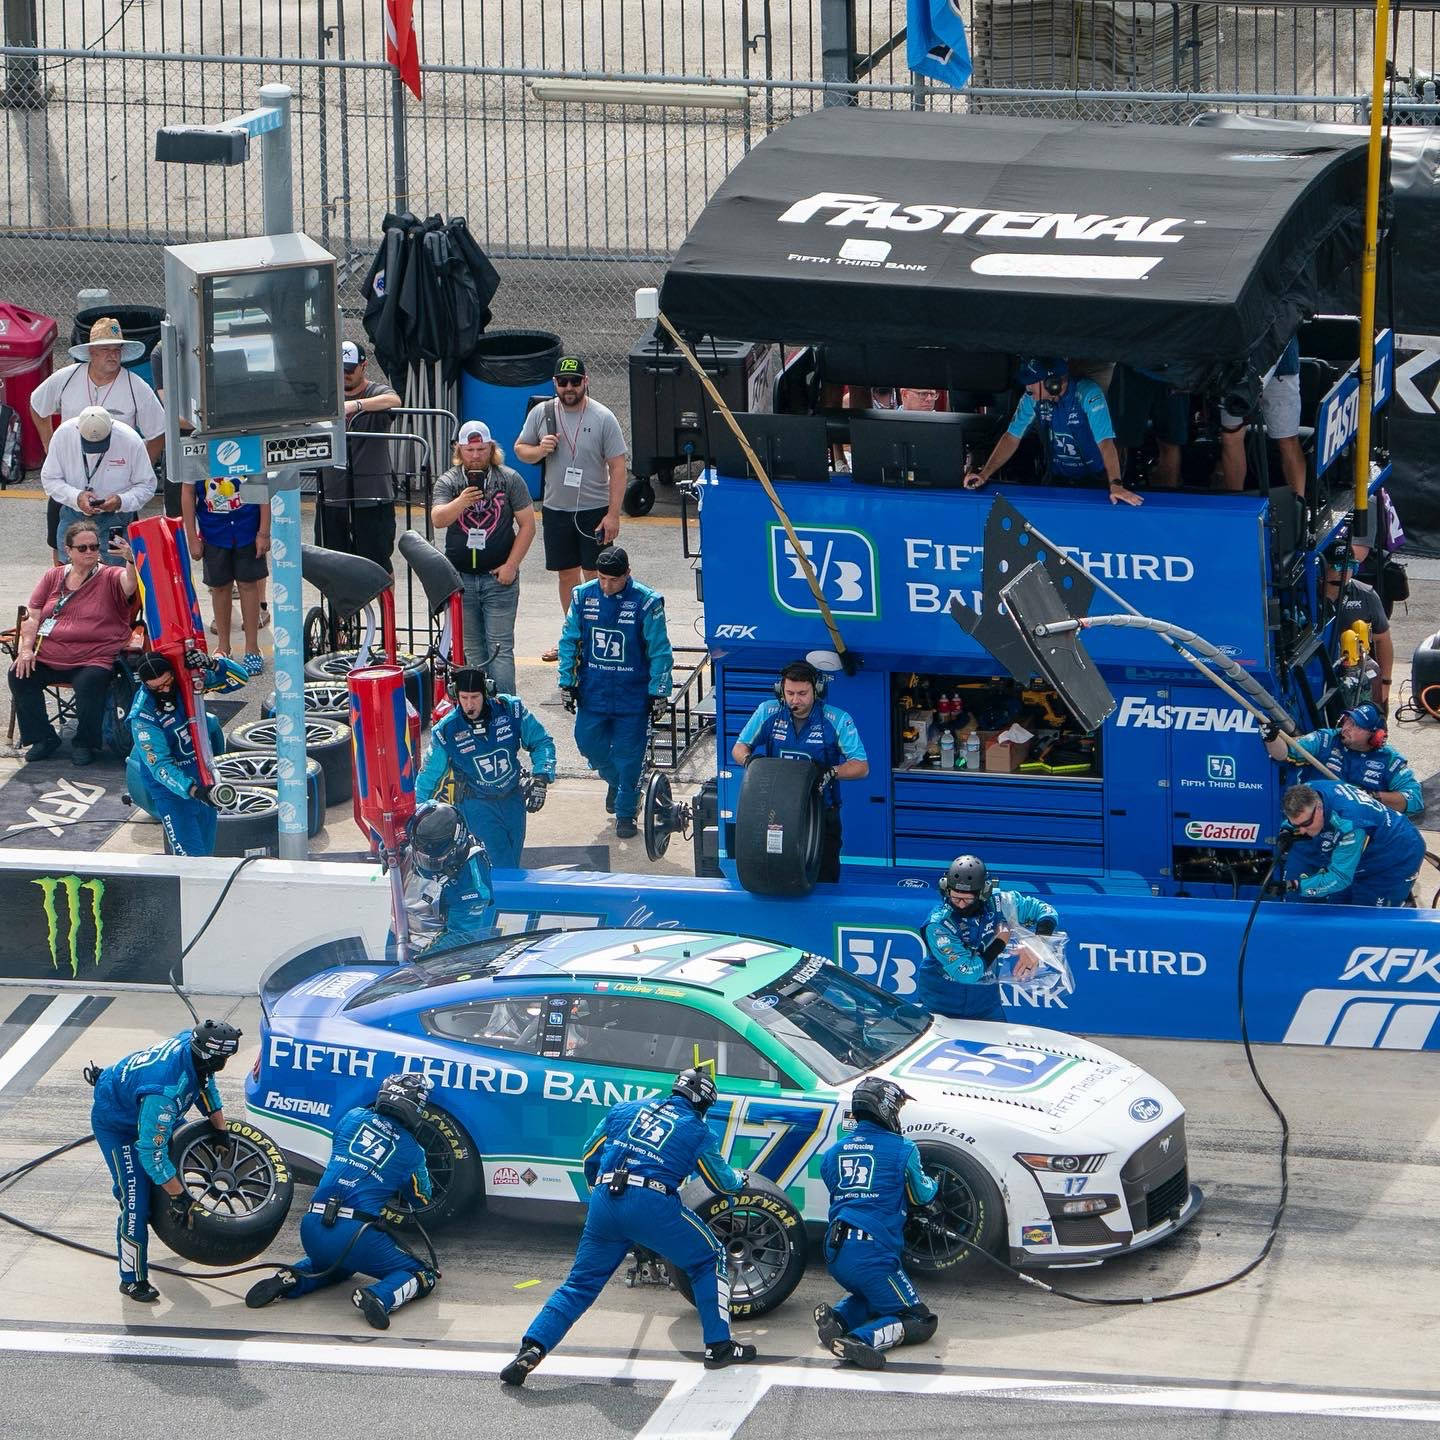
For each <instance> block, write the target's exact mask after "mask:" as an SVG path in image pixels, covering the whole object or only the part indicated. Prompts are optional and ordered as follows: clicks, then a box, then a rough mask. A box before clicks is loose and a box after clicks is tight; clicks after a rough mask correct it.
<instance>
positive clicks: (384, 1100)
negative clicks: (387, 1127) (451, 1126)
mask: <svg viewBox="0 0 1440 1440" xmlns="http://www.w3.org/2000/svg"><path fill="white" fill-rule="evenodd" d="M429 1098H430V1077H429V1076H428V1075H420V1074H418V1073H414V1072H412V1073H410V1074H408V1075H387V1076H386V1077H385V1078H384V1079H383V1080H382V1081H381V1082H380V1093H379V1094H378V1095H377V1096H376V1097H375V1105H374V1109H375V1110H376V1111H378V1112H379V1113H380V1114H381V1115H390V1116H392V1117H393V1118H394V1119H396V1120H398V1121H399V1122H400V1123H401V1124H402V1125H403V1126H404V1127H405V1128H406V1129H407V1130H414V1129H415V1127H416V1126H417V1125H418V1124H419V1123H420V1118H421V1116H422V1115H423V1114H424V1113H425V1102H426V1101H427V1100H428V1099H429Z"/></svg>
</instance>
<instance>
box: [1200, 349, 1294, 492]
mask: <svg viewBox="0 0 1440 1440" xmlns="http://www.w3.org/2000/svg"><path fill="white" fill-rule="evenodd" d="M1232 403H1233V402H1232ZM1260 414H1261V416H1262V417H1263V418H1264V421H1265V434H1266V435H1267V436H1268V437H1269V438H1270V439H1271V440H1273V441H1274V442H1275V444H1276V446H1277V448H1278V449H1279V451H1280V468H1281V469H1282V470H1283V471H1284V473H1285V483H1286V484H1287V485H1288V486H1289V487H1290V488H1291V489H1292V490H1293V491H1294V492H1295V493H1296V494H1297V495H1299V496H1301V497H1302V498H1303V497H1304V494H1305V475H1306V467H1305V452H1304V451H1303V450H1302V449H1301V448H1300V341H1299V340H1298V339H1297V338H1296V337H1294V336H1291V338H1290V343H1289V344H1288V345H1287V346H1286V347H1285V349H1284V350H1283V351H1282V352H1281V355H1280V358H1279V359H1278V360H1277V361H1276V362H1275V363H1274V364H1273V365H1272V366H1271V367H1270V369H1269V370H1268V371H1267V372H1266V374H1265V378H1264V380H1263V381H1262V382H1261V389H1260ZM1249 419H1250V417H1249V415H1246V414H1244V413H1238V412H1237V411H1235V410H1230V409H1227V408H1226V407H1225V406H1224V405H1222V406H1221V407H1220V476H1221V479H1220V488H1221V489H1222V490H1235V491H1239V490H1243V489H1244V488H1245V472H1246V462H1245V431H1246V428H1247V424H1248V421H1249Z"/></svg>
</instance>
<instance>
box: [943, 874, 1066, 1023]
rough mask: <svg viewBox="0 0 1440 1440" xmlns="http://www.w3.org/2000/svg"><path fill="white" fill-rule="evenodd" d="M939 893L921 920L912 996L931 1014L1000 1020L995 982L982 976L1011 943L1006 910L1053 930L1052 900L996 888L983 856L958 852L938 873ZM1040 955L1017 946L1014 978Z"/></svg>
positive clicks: (1025, 973)
mask: <svg viewBox="0 0 1440 1440" xmlns="http://www.w3.org/2000/svg"><path fill="white" fill-rule="evenodd" d="M940 893H941V895H942V896H944V899H942V900H941V902H940V904H938V905H937V906H936V907H935V908H934V909H933V910H932V911H931V912H930V915H929V918H928V919H927V920H926V921H925V958H924V959H923V960H922V961H921V962H920V971H919V974H918V975H917V976H916V989H917V991H918V993H917V995H916V997H915V998H916V1000H917V1001H918V1002H919V1003H920V1004H921V1005H923V1006H925V1008H926V1009H928V1010H929V1011H930V1012H931V1013H932V1014H935V1015H949V1016H951V1017H953V1018H954V1019H957V1020H1003V1019H1004V1018H1005V1007H1004V1006H1003V1005H1002V1004H1001V1003H1000V987H999V986H998V985H997V984H995V983H994V982H993V980H987V979H986V975H987V974H988V973H989V972H990V971H992V970H993V968H994V965H995V962H996V961H997V960H998V959H999V958H1000V957H1001V955H1003V954H1004V953H1005V947H1006V946H1007V945H1008V944H1009V943H1010V926H1009V924H1008V923H1007V921H1006V915H1007V913H1013V914H1014V916H1015V923H1016V924H1017V925H1023V926H1025V927H1026V928H1027V929H1029V930H1033V931H1034V932H1035V933H1036V934H1037V935H1053V934H1054V933H1055V930H1056V928H1057V927H1058V925H1059V923H1060V917H1059V915H1058V913H1057V912H1056V910H1055V907H1054V906H1053V905H1049V904H1047V903H1046V902H1045V901H1044V900H1040V899H1037V898H1036V897H1035V896H1034V895H1025V894H1022V893H1021V892H1020V891H1019V890H997V889H996V888H995V882H994V881H993V880H991V879H990V875H989V872H988V871H987V870H986V868H985V862H984V861H983V860H981V859H980V858H979V856H976V855H958V856H956V858H955V859H954V860H952V861H951V862H950V868H949V869H948V870H946V872H945V873H944V874H943V875H942V876H941V877H940ZM1038 968H1039V960H1038V959H1037V957H1036V956H1034V955H1032V954H1030V953H1029V952H1028V951H1026V950H1025V949H1024V947H1023V946H1022V947H1021V950H1020V953H1019V955H1017V957H1016V959H1015V978H1016V979H1017V980H1021V981H1023V980H1026V979H1028V978H1029V977H1030V976H1031V975H1033V974H1034V973H1035V971H1036V970H1037V969H1038Z"/></svg>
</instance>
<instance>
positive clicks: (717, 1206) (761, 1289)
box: [665, 1175, 810, 1320]
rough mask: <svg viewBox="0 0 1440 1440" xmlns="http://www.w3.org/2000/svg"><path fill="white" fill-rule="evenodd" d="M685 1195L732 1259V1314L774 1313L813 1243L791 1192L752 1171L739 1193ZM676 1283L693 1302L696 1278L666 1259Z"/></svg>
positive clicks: (694, 1188)
mask: <svg viewBox="0 0 1440 1440" xmlns="http://www.w3.org/2000/svg"><path fill="white" fill-rule="evenodd" d="M682 1198H683V1199H684V1200H685V1201H686V1203H687V1204H688V1205H689V1207H690V1209H691V1210H693V1211H694V1212H695V1213H696V1214H697V1215H698V1216H699V1217H700V1218H701V1219H702V1220H703V1221H704V1222H705V1224H706V1225H708V1226H709V1227H710V1229H711V1231H712V1232H713V1233H714V1235H715V1237H716V1239H718V1240H719V1241H720V1243H721V1244H722V1245H723V1246H724V1247H725V1250H726V1253H727V1255H728V1256H729V1258H730V1314H731V1316H732V1318H734V1319H736V1320H744V1319H751V1320H753V1319H755V1318H756V1317H757V1316H760V1315H768V1314H769V1313H770V1311H772V1310H774V1309H776V1308H777V1307H778V1306H780V1305H783V1304H784V1303H785V1301H786V1300H788V1299H789V1298H790V1296H791V1295H792V1294H793V1293H794V1290H795V1287H796V1286H797V1285H798V1284H799V1283H800V1277H801V1276H802V1275H803V1274H804V1273H805V1264H806V1261H807V1260H808V1259H809V1255H810V1242H809V1239H808V1237H807V1236H806V1234H805V1220H804V1218H803V1217H802V1215H801V1214H800V1212H799V1210H797V1209H796V1208H795V1206H794V1205H793V1204H791V1202H790V1198H789V1196H787V1195H786V1194H785V1192H784V1191H783V1190H781V1189H780V1188H779V1187H778V1186H776V1185H774V1184H772V1183H771V1182H770V1181H769V1180H767V1179H765V1177H764V1176H763V1175H752V1176H751V1177H750V1178H749V1181H748V1182H747V1183H746V1185H745V1188H744V1189H743V1190H741V1191H740V1192H739V1194H737V1195H735V1196H733V1197H732V1196H729V1195H716V1194H713V1193H712V1192H711V1191H710V1190H709V1189H707V1188H706V1187H705V1186H704V1185H701V1184H699V1183H695V1184H693V1185H689V1186H686V1188H685V1191H684V1193H683V1195H682ZM665 1268H666V1269H667V1270H668V1271H669V1273H670V1280H671V1283H672V1284H673V1285H674V1286H675V1288H676V1289H677V1290H678V1291H679V1292H680V1293H681V1294H682V1295H683V1296H684V1297H685V1298H686V1299H687V1300H689V1301H691V1302H692V1303H693V1301H694V1299H695V1296H694V1293H693V1291H692V1289H691V1285H690V1277H689V1276H688V1275H686V1274H685V1272H684V1271H683V1270H677V1269H676V1268H675V1267H674V1266H673V1265H671V1264H669V1262H668V1261H667V1262H666V1266H665Z"/></svg>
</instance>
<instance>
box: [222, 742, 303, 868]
mask: <svg viewBox="0 0 1440 1440" xmlns="http://www.w3.org/2000/svg"><path fill="white" fill-rule="evenodd" d="M215 777H216V779H218V780H228V781H229V782H230V783H231V784H232V785H244V786H247V787H252V788H253V787H254V786H257V785H258V786H261V787H263V788H264V789H266V790H278V789H279V787H280V757H279V755H278V754H276V752H275V751H273V750H231V751H227V752H226V753H225V754H224V755H217V756H216V757H215ZM328 803H329V801H328V799H327V797H326V793H325V772H324V771H323V770H322V769H321V768H320V762H319V761H318V760H315V759H312V758H311V757H310V756H309V755H307V756H306V757H305V804H306V826H307V833H308V834H309V835H310V837H311V839H314V837H315V836H316V835H318V834H319V833H320V830H321V827H322V826H323V825H324V824H325V808H326V806H327V805H328ZM241 853H242V854H243V853H244V852H243V851H242V852H241Z"/></svg>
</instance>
